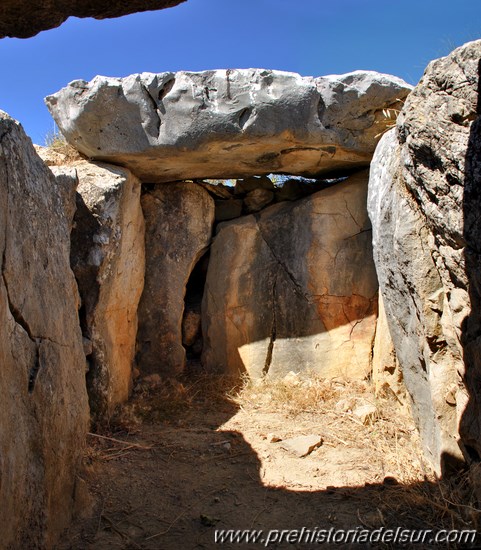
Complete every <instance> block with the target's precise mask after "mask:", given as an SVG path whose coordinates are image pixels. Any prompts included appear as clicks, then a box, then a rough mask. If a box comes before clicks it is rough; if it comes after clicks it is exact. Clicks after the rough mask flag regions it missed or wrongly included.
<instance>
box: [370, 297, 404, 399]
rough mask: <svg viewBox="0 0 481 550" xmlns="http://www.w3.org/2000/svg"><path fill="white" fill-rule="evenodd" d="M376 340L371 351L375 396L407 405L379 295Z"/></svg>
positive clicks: (400, 374) (399, 370) (382, 302)
mask: <svg viewBox="0 0 481 550" xmlns="http://www.w3.org/2000/svg"><path fill="white" fill-rule="evenodd" d="M378 302H379V303H378V315H377V323H376V338H375V339H374V347H373V350H372V381H373V383H374V391H375V392H376V394H381V395H382V394H385V395H386V394H388V395H389V394H390V393H391V395H392V394H394V396H395V397H396V398H397V399H398V401H399V403H400V404H404V403H406V404H408V403H409V401H408V397H407V395H406V387H405V386H404V382H403V377H402V372H401V369H400V367H399V362H398V360H397V358H396V350H395V349H394V344H393V341H392V338H391V333H390V332H389V325H388V322H387V318H386V311H385V309H384V300H383V299H382V295H379V301H378Z"/></svg>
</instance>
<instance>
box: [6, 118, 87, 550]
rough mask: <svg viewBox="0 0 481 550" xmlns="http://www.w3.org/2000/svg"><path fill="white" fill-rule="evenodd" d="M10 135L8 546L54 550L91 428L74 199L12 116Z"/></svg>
mask: <svg viewBox="0 0 481 550" xmlns="http://www.w3.org/2000/svg"><path fill="white" fill-rule="evenodd" d="M0 136H1V137H0V222H1V226H0V251H1V255H2V256H1V257H2V278H1V280H0V525H1V526H2V542H1V545H2V547H3V548H47V547H48V548H49V547H51V546H52V545H53V543H54V541H55V539H56V537H57V536H58V535H59V533H60V532H61V531H62V529H63V528H65V526H66V524H67V523H68V522H69V520H70V517H71V514H72V508H73V495H74V488H75V476H76V470H77V466H78V463H79V460H80V458H81V455H82V453H83V443H84V438H85V434H86V432H87V423H88V407H87V395H86V391H85V356H84V354H83V350H82V335H81V331H80V327H79V323H78V313H77V307H78V294H77V290H76V285H75V279H74V277H73V274H72V272H71V270H70V265H69V251H70V230H69V224H70V223H71V220H69V219H67V217H66V216H65V214H64V206H65V204H64V200H65V198H66V197H67V196H68V193H64V192H63V190H61V189H59V188H58V187H57V183H56V180H55V178H54V177H53V175H52V174H51V172H50V171H49V170H48V168H46V167H45V165H44V164H43V162H42V161H41V160H40V158H39V157H38V156H37V154H36V153H35V151H34V149H33V146H32V143H31V142H30V140H29V139H28V138H27V137H26V136H25V134H24V132H23V129H22V128H21V126H20V125H19V124H18V123H16V122H15V121H14V120H12V119H11V118H9V117H8V116H7V115H6V114H5V113H3V112H0ZM70 196H72V195H71V194H70ZM70 212H72V209H70Z"/></svg>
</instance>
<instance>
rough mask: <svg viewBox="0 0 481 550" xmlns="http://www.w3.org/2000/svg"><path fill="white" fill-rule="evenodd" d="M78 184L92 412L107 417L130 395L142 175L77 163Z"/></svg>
mask: <svg viewBox="0 0 481 550" xmlns="http://www.w3.org/2000/svg"><path fill="white" fill-rule="evenodd" d="M75 170H76V172H77V175H78V179H79V185H78V194H77V211H76V214H75V218H74V229H73V232H72V253H71V264H72V268H73V270H74V273H75V276H76V279H77V282H78V285H79V291H80V295H81V298H82V306H83V307H82V323H83V327H82V328H83V333H84V336H85V337H87V338H88V339H89V342H90V346H91V348H92V349H91V353H90V356H89V364H90V367H89V373H88V376H87V383H88V391H89V398H90V408H91V414H92V416H93V418H94V419H95V420H96V421H99V422H103V421H107V420H108V419H109V418H110V416H111V415H112V413H113V412H114V409H115V407H116V406H117V405H119V404H120V403H123V402H124V401H126V400H127V399H128V397H129V393H130V389H131V386H132V366H133V361H134V357H135V344H136V335H137V307H138V303H139V300H140V295H141V293H142V289H143V285H144V267H145V251H144V248H145V244H144V218H143V214H142V209H141V206H140V182H139V181H138V180H137V178H136V177H135V176H133V175H132V174H130V173H129V171H128V170H125V169H123V168H119V167H118V166H111V165H106V164H100V163H90V162H86V161H84V162H77V163H75Z"/></svg>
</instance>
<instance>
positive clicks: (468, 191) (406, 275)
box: [369, 41, 481, 469]
mask: <svg viewBox="0 0 481 550" xmlns="http://www.w3.org/2000/svg"><path fill="white" fill-rule="evenodd" d="M480 58H481V41H477V42H472V43H469V44H467V45H465V46H463V47H461V48H458V49H457V50H455V51H454V52H453V53H452V54H451V55H449V56H448V57H445V58H442V59H439V60H437V61H434V62H432V63H431V64H430V65H429V66H428V68H427V70H426V72H425V74H424V76H423V78H422V80H421V82H420V83H419V85H418V86H417V87H416V89H415V90H414V91H413V93H412V94H411V95H410V96H409V97H408V99H407V101H406V104H405V107H404V109H403V112H402V113H401V116H400V118H399V121H398V129H397V133H395V132H392V133H390V134H389V135H387V136H386V137H385V138H384V139H383V140H382V142H381V143H380V144H379V147H378V150H377V151H376V155H375V157H374V161H373V168H372V178H371V183H370V200H369V210H370V216H371V219H372V222H373V229H374V248H375V260H376V265H377V269H378V274H379V279H380V285H381V291H382V294H383V296H384V300H385V307H386V313H387V317H388V322H389V327H390V332H391V334H392V337H393V341H394V345H395V348H396V353H397V357H398V359H399V362H400V365H401V368H402V371H403V375H404V379H405V383H406V386H407V389H408V391H409V392H410V394H411V396H412V398H413V408H414V412H415V415H416V418H417V421H418V425H419V427H420V431H421V435H422V438H423V442H424V446H425V449H426V452H427V454H428V456H430V457H431V460H432V462H433V463H434V465H435V466H436V467H437V468H438V469H443V467H444V466H449V464H450V463H453V462H456V461H457V460H458V459H460V458H461V450H460V446H461V447H462V448H463V449H464V451H465V455H466V456H468V455H474V456H478V457H479V456H481V426H480V418H481V410H480V403H479V402H480V394H479V387H480V385H479V380H480V379H481V367H480V365H481V361H480V359H481V354H480V350H481V345H480V340H479V333H480V328H481V318H480V311H481V309H480V305H481V300H480V290H479V289H480V288H481V287H480V282H481V281H480V273H481V270H480V266H481V262H480V252H479V242H480V238H481V227H480V225H479V224H480V222H479V211H480V206H481V200H480V198H479V197H480V195H479V186H480V183H481V181H480V178H481V162H480V160H479V159H480V158H481V156H480V151H481V133H480V122H479V113H480V108H479V105H480V98H479V79H480V72H479V60H480ZM458 428H459V431H458Z"/></svg>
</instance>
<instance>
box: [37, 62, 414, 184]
mask: <svg viewBox="0 0 481 550" xmlns="http://www.w3.org/2000/svg"><path fill="white" fill-rule="evenodd" d="M410 89H411V87H410V86H409V85H408V84H406V83H405V82H404V81H402V80H400V79H398V78H395V77H392V76H388V75H383V74H379V73H375V72H368V71H365V72H363V71H357V72H353V73H349V74H345V75H331V76H325V77H320V78H312V77H301V76H299V75H298V74H294V73H286V72H280V71H269V70H263V69H240V70H233V69H228V70H217V71H205V72H200V73H191V72H178V73H160V74H152V73H142V74H135V75H131V76H129V77H127V78H124V79H119V78H106V77H102V76H97V77H95V78H94V79H93V80H92V81H91V82H90V83H89V82H85V81H83V80H76V81H74V82H71V83H70V84H69V85H68V86H67V87H65V88H63V89H62V90H60V91H59V92H57V93H56V94H54V95H52V96H49V97H47V98H46V102H47V106H48V108H49V109H50V112H51V113H52V115H53V117H54V119H55V121H56V122H57V124H58V126H59V128H60V130H61V132H62V134H63V135H64V136H65V137H66V139H67V140H68V142H69V143H70V144H72V145H73V146H74V147H75V148H77V149H78V150H79V151H80V152H82V153H83V154H85V155H87V156H88V157H89V158H93V159H97V160H103V161H107V162H113V163H114V164H120V165H123V166H126V167H128V168H129V169H131V170H132V171H133V172H134V173H135V174H136V175H137V176H138V177H139V178H140V180H141V181H146V182H169V181H177V180H184V179H189V178H230V177H237V176H241V177H245V176H249V175H260V174H267V173H269V172H286V173H291V174H300V175H317V174H320V173H325V172H329V171H331V170H334V169H337V168H343V169H346V167H349V168H356V167H359V166H367V165H368V164H369V161H370V159H371V157H372V154H373V151H374V148H375V145H376V143H377V141H378V139H377V138H376V136H377V135H378V134H379V132H381V131H382V130H383V129H384V128H385V126H386V124H387V120H386V118H385V117H384V115H383V114H382V109H383V108H386V107H393V106H395V105H397V103H398V99H403V98H404V97H405V96H406V95H407V94H408V92H409V91H410Z"/></svg>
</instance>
